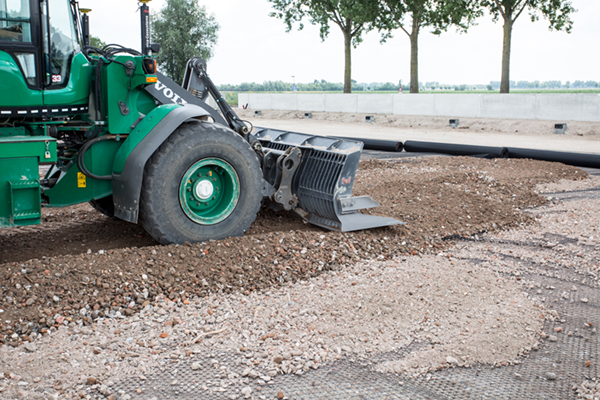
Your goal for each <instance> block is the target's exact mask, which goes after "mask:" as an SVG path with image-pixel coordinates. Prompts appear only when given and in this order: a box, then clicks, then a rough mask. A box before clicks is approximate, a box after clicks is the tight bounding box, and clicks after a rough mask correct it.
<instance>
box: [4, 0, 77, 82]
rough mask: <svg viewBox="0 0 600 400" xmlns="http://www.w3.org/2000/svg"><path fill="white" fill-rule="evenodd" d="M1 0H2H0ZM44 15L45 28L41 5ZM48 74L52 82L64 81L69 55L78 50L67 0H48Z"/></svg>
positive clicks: (67, 69)
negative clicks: (49, 60)
mask: <svg viewBox="0 0 600 400" xmlns="http://www.w3.org/2000/svg"><path fill="white" fill-rule="evenodd" d="M0 1H2V0H0ZM42 10H43V13H44V15H43V16H42V22H43V25H44V30H45V29H46V26H45V25H46V24H45V21H46V15H45V7H42ZM49 13H50V18H49V21H50V59H51V60H52V65H51V66H50V70H51V71H49V72H50V74H51V76H52V83H53V84H63V83H66V80H67V74H68V72H69V63H70V60H71V56H72V55H73V53H75V52H76V51H79V45H78V43H77V36H76V34H75V23H74V21H73V14H72V11H71V6H70V3H69V0H50V2H49ZM44 41H45V46H44V48H45V49H46V50H45V51H46V53H47V52H48V45H47V43H48V39H47V37H44Z"/></svg>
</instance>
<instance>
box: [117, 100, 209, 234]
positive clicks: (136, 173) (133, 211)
mask: <svg viewBox="0 0 600 400" xmlns="http://www.w3.org/2000/svg"><path fill="white" fill-rule="evenodd" d="M210 116H211V113H210V112H208V111H207V110H205V109H204V108H202V107H198V106H195V105H191V104H188V105H185V106H184V107H178V108H176V109H174V110H173V111H171V112H170V113H169V114H167V116H165V117H164V118H163V119H162V121H160V122H159V123H158V124H157V125H156V126H155V127H154V128H153V129H152V130H151V131H150V132H149V133H148V134H147V135H146V137H145V138H144V139H142V141H141V142H140V143H139V144H138V145H137V146H136V147H135V149H133V151H132V152H131V153H130V154H129V156H128V157H127V161H125V166H124V168H123V172H121V174H114V173H113V175H112V190H113V202H114V205H115V217H117V218H120V219H122V220H125V221H129V222H133V223H137V221H138V215H139V210H140V193H141V191H142V181H143V179H144V168H145V167H146V162H147V161H148V159H150V157H152V154H154V152H155V151H156V150H157V149H158V148H159V147H160V145H161V144H163V143H164V141H165V140H167V139H168V138H169V136H171V134H172V133H173V132H174V131H175V130H176V129H177V128H178V127H179V126H180V125H181V124H183V123H185V122H188V121H194V120H198V119H201V118H203V117H210Z"/></svg>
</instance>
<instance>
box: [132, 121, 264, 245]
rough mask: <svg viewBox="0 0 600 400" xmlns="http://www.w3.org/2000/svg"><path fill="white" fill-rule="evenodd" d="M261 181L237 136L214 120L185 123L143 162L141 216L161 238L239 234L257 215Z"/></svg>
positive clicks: (164, 240) (257, 168)
mask: <svg viewBox="0 0 600 400" xmlns="http://www.w3.org/2000/svg"><path fill="white" fill-rule="evenodd" d="M262 183H263V180H262V171H261V169H260V164H259V161H258V159H257V157H256V155H255V154H254V152H253V150H252V148H251V147H250V145H249V144H248V142H246V141H245V140H244V139H243V138H242V137H241V136H239V135H237V134H236V133H234V132H233V131H231V130H229V129H226V128H225V127H223V126H221V125H219V124H214V123H204V122H202V123H201V122H192V123H186V124H184V125H182V126H181V127H179V128H178V129H177V130H176V131H175V132H173V134H171V136H170V137H169V139H167V140H166V141H165V142H164V143H163V144H162V145H161V147H160V148H159V149H158V150H157V151H156V152H155V153H154V155H153V156H152V157H151V158H150V159H149V160H148V162H147V163H146V168H145V172H144V180H143V185H142V196H141V199H140V221H141V223H142V226H143V227H144V228H145V229H146V231H148V233H149V234H150V235H151V236H152V237H153V238H154V239H156V240H157V241H158V242H160V243H163V244H171V243H180V244H181V243H184V242H192V243H193V242H201V241H207V240H210V239H224V238H227V237H230V236H240V235H242V234H244V232H246V230H248V228H249V227H250V225H251V224H252V222H254V220H255V219H256V214H257V213H258V210H259V209H260V204H261V200H262Z"/></svg>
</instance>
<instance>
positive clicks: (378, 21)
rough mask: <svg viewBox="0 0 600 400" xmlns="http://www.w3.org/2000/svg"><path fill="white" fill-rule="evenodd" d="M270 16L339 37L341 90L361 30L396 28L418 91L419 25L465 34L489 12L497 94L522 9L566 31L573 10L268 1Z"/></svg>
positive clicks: (567, 4) (493, 0) (399, 1)
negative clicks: (498, 60)
mask: <svg viewBox="0 0 600 400" xmlns="http://www.w3.org/2000/svg"><path fill="white" fill-rule="evenodd" d="M268 1H269V2H270V3H272V7H273V9H274V11H273V12H272V13H271V14H270V15H271V16H272V17H275V18H279V19H282V20H283V21H284V23H285V25H286V29H287V31H288V32H289V31H290V30H291V29H292V28H293V27H294V26H296V25H297V26H298V29H299V30H302V29H303V28H304V23H303V21H304V20H306V19H308V21H309V23H311V24H313V25H318V26H319V28H320V29H319V32H320V36H321V39H322V40H325V39H326V38H327V36H328V35H329V32H330V27H331V26H337V27H338V28H339V29H340V30H341V31H342V34H343V36H344V49H345V52H344V57H345V64H344V65H345V68H344V93H350V92H351V91H352V84H351V81H352V47H354V48H356V47H357V46H358V45H359V44H360V43H361V42H362V36H363V34H364V33H365V32H369V31H373V30H377V31H378V32H379V33H380V34H381V41H382V42H385V41H386V40H387V39H389V38H391V37H392V35H393V34H394V33H395V31H397V30H400V31H401V32H403V33H404V34H406V35H407V37H408V39H409V40H410V92H411V93H418V92H419V61H418V60H419V58H418V54H419V45H418V41H419V35H420V33H421V32H422V31H423V30H424V29H430V30H431V33H433V34H435V35H440V34H441V33H442V32H444V31H447V30H448V28H450V27H454V28H456V29H457V30H458V31H460V32H466V31H467V30H468V29H469V27H471V26H472V25H474V24H475V21H476V20H477V19H478V18H480V17H482V16H483V15H485V14H486V13H487V14H489V15H491V18H492V20H493V21H494V22H497V21H499V20H500V19H502V21H503V33H504V34H503V45H502V76H501V80H500V88H499V89H500V92H501V93H509V91H510V52H511V45H512V28H513V25H514V23H515V21H516V20H517V19H518V18H519V17H520V16H521V15H522V14H523V13H524V12H525V11H526V12H527V13H528V14H529V18H530V19H531V21H533V22H535V21H538V20H539V19H540V17H542V18H545V19H546V20H547V21H548V23H549V29H550V30H557V31H565V32H567V33H570V31H571V28H572V25H573V21H572V20H571V18H570V17H571V14H572V13H574V12H575V11H576V10H575V9H574V8H573V6H572V4H571V1H570V0H451V1H448V0H268Z"/></svg>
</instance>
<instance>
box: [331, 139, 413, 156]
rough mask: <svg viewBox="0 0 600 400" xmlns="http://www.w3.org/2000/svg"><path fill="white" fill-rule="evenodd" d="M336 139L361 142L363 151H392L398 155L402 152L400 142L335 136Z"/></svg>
mask: <svg viewBox="0 0 600 400" xmlns="http://www.w3.org/2000/svg"><path fill="white" fill-rule="evenodd" d="M336 137H337V138H338V139H343V140H353V141H355V142H363V144H364V146H363V149H365V150H379V151H392V152H396V153H399V152H401V151H402V148H403V146H402V142H394V141H393V140H379V139H365V138H353V137H341V136H336Z"/></svg>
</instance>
